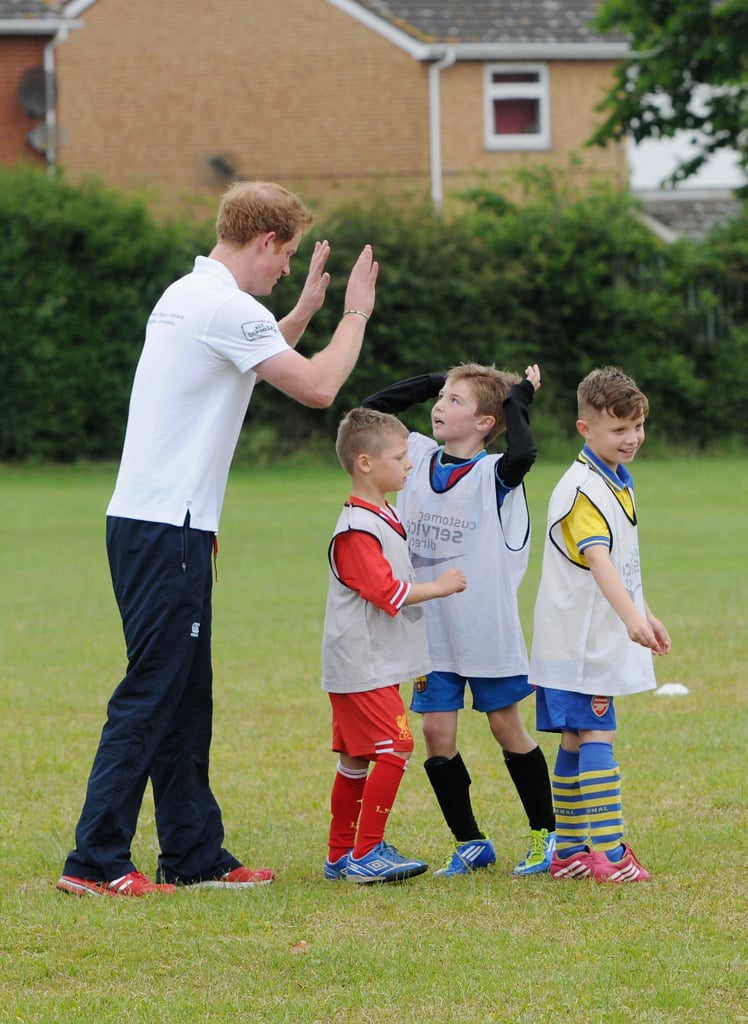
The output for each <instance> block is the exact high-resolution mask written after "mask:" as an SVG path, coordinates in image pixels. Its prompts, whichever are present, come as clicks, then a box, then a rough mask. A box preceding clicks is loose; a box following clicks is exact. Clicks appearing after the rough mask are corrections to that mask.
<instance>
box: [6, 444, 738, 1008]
mask: <svg viewBox="0 0 748 1024" xmlns="http://www.w3.org/2000/svg"><path fill="white" fill-rule="evenodd" d="M562 468H563V467H562V466H561V465H560V464H554V465H551V464H543V463H541V464H539V465H537V466H536V467H535V469H534V470H533V472H532V474H531V475H530V478H529V480H528V491H529V494H530V499H531V505H532V511H533V522H534V527H535V540H534V547H533V555H532V560H531V566H530V569H529V572H528V575H527V578H526V580H525V583H524V584H523V588H522V591H521V600H522V610H523V617H524V621H525V623H526V626H527V633H528V640H529V632H530V625H531V609H532V603H533V599H534V594H535V588H536V586H537V581H538V575H539V556H540V551H541V540H542V532H543V522H544V510H545V504H546V501H547V498H548V495H549V493H550V489H551V487H552V485H553V483H554V482H555V479H556V478H557V476H558V475H559V473H560V471H561V469H562ZM746 468H747V467H746V461H745V459H741V458H739V457H731V458H723V459H713V460H709V461H706V460H688V459H685V458H680V459H673V460H663V461H654V460H653V461H647V460H646V458H640V459H639V460H638V461H637V463H636V465H635V467H634V476H635V480H636V482H637V489H638V504H639V513H640V517H641V527H640V539H641V548H642V559H643V565H644V580H645V590H646V592H647V594H648V599H649V603H650V605H651V606H652V608H653V610H654V612H655V614H657V615H658V616H659V617H660V618H662V619H663V621H664V622H665V623H666V625H667V626H668V628H669V630H670V632H671V635H672V637H673V653H672V654H671V655H670V657H669V658H667V659H662V660H658V662H657V666H656V667H657V670H658V679H659V682H660V683H664V682H680V683H683V684H684V685H685V686H687V687H688V689H689V691H690V693H689V695H688V696H685V697H661V696H655V695H653V694H644V695H639V696H636V697H630V698H625V699H622V700H621V701H620V702H619V705H618V710H619V730H620V732H619V739H618V743H617V754H618V758H619V761H620V763H621V767H622V772H623V797H624V810H625V812H626V819H627V826H628V837H629V838H630V840H631V842H632V845H633V846H634V848H635V849H636V851H637V853H638V854H639V856H640V857H641V859H642V861H643V862H644V863H645V864H646V865H647V867H649V869H650V870H651V872H652V874H653V880H652V882H651V883H649V884H646V885H632V886H628V887H626V886H620V887H604V886H599V885H595V884H594V883H587V882H579V883H573V882H569V883H554V882H551V881H550V880H549V879H547V878H542V879H526V880H522V881H513V880H512V879H511V878H510V877H509V871H510V869H511V867H512V865H513V864H514V863H515V862H516V861H517V860H518V859H519V857H520V855H521V854H523V853H524V845H525V840H524V831H525V823H524V821H523V816H522V813H521V809H520V806H519V802H518V800H517V798H516V796H515V795H514V792H513V790H512V788H511V786H510V784H509V780H508V776H507V774H506V770H505V769H504V766H503V763H502V761H501V758H500V757H499V756H498V755H497V750H496V748H495V745H494V744H493V741H492V740H491V739H490V737H489V734H488V729H487V727H486V724H485V720H484V719H482V718H481V717H480V716H478V715H474V714H473V713H471V712H464V713H463V716H462V721H461V726H460V741H461V748H462V751H463V754H464V756H465V759H466V761H467V763H468V766H469V767H470V769H471V774H472V776H473V779H474V782H473V798H474V804H475V806H476V810H477V813H478V816H479V820H480V821H481V822H482V824H483V826H484V828H486V829H487V830H488V831H489V834H490V835H491V837H492V838H493V840H494V842H495V844H496V847H497V853H498V861H497V864H496V866H495V867H494V868H492V869H489V870H488V871H486V872H481V873H479V874H478V875H476V876H473V877H467V878H457V879H452V880H449V881H447V880H440V879H436V878H433V877H431V875H430V874H429V875H424V876H422V877H421V878H418V879H415V880H413V881H412V882H410V883H406V884H403V885H400V886H383V887H374V888H365V889H362V888H359V887H355V886H353V885H348V884H346V883H336V884H331V883H326V882H325V881H323V879H322V877H321V865H322V861H323V858H324V855H325V838H326V832H327V821H328V810H327V806H328V796H329V788H330V784H331V780H332V774H333V771H334V764H335V758H334V755H332V754H331V753H330V751H329V712H328V705H327V699H326V697H325V696H324V695H323V694H322V692H321V691H320V689H319V644H320V630H321V624H322V615H323V608H324V597H325V590H326V549H327V543H328V538H329V534H330V531H331V529H332V526H333V524H334V522H335V519H336V516H337V512H338V508H339V505H340V503H341V501H342V500H343V498H344V497H345V494H346V490H345V483H346V479H345V477H344V476H343V474H342V473H341V472H340V471H338V470H335V469H328V468H324V469H317V470H315V469H311V468H299V469H290V468H287V469H285V470H282V469H274V470H263V471H254V472H245V471H243V470H242V471H238V472H235V473H234V474H232V478H231V481H230V484H229V490H228V494H227V499H226V505H225V509H224V518H223V522H222V530H221V554H220V557H219V582H218V585H217V587H216V591H215V636H214V660H215V668H216V686H215V689H216V716H215V738H214V744H213V766H212V779H213V785H214V789H215V791H216V794H217V796H218V798H219V800H220V802H221V804H222V807H223V812H224V820H225V824H226V829H227V844H228V845H229V847H230V848H231V849H232V851H233V852H235V853H236V854H237V855H239V856H241V857H243V858H245V859H246V861H247V862H248V863H249V864H252V865H255V866H263V865H268V866H271V867H273V868H274V869H275V870H276V872H277V876H278V877H277V881H276V883H275V885H273V886H271V887H268V888H267V889H264V890H261V891H245V892H241V893H226V892H215V891H213V892H205V891H185V892H182V893H179V894H177V896H176V897H174V898H170V899H149V900H131V901H129V900H114V899H111V900H95V899H87V900H76V899H74V898H71V897H66V896H64V895H63V894H61V893H58V892H57V891H56V890H55V888H54V885H55V882H56V880H57V877H58V876H59V872H60V868H61V866H62V862H63V860H64V857H65V854H66V853H67V851H68V849H69V847H70V846H71V845H72V839H73V830H74V826H75V822H76V820H77V816H78V812H79V810H80V805H81V801H82V798H83V791H84V786H85V781H86V777H87V773H88V769H89V766H90V762H91V758H92V756H93V753H94V749H95V745H96V741H97V738H98V734H99V730H100V728H101V724H102V722H103V716H104V709H105V704H106V700H107V699H108V697H109V694H110V692H111V690H112V688H113V686H114V685H115V683H116V682H117V681H118V680H119V678H120V676H121V673H122V670H123V666H124V651H123V643H122V638H121V632H120V626H119V620H118V617H117V613H116V609H115V605H114V600H113V597H112V595H111V589H110V584H109V578H108V572H107V567H106V559H105V553H104V541H103V523H104V520H103V517H104V510H105V508H106V503H107V501H108V498H109V494H110V491H111V487H112V483H113V477H114V469H113V468H112V467H103V468H85V467H84V468H68V469H25V468H24V469H14V468H9V467H5V468H0V509H1V510H2V521H1V523H0V538H1V539H0V556H1V559H0V565H2V570H3V573H2V587H1V588H0V616H1V620H2V627H1V629H0V694H1V699H2V709H3V719H4V721H3V728H2V753H3V760H4V764H5V771H4V779H3V786H2V799H1V800H0V922H1V923H2V928H1V929H0V949H1V951H2V961H1V966H2V970H1V972H0V1024H10V1022H18V1021H21V1022H34V1024H42V1022H59V1024H63V1022H64V1024H109V1022H137V1024H167V1022H168V1024H186V1022H210V1024H233V1022H272V1024H279V1022H290V1024H296V1022H298V1024H312V1022H314V1024H331V1022H333V1021H335V1022H337V1021H356V1022H361V1024H368V1022H372V1024H373V1022H377V1024H379V1022H380V1021H392V1022H395V1024H401V1022H402V1024H448V1022H449V1024H451V1022H455V1024H457V1022H460V1024H483V1022H523V1024H524V1022H530V1021H533V1022H534V1021H538V1020H540V1021H548V1022H551V1024H556V1022H559V1024H561V1022H563V1024H568V1022H572V1021H584V1022H586V1024H613V1022H615V1024H621V1022H636V1024H649V1022H653V1024H654V1022H701V1024H704V1022H706V1024H711V1022H723V1021H724V1022H740V1021H748V996H747V990H748V984H747V980H748V938H747V936H748V890H747V884H746V873H747V868H748V843H747V842H746V835H748V821H747V817H748V816H747V814H746V807H747V800H746V789H747V784H746V740H747V738H748V730H747V728H746V722H747V716H746V710H747V706H748V699H747V697H746V682H745V671H746V608H747V606H748V601H747V600H746V599H747V598H748V584H747V583H746V574H747V573H746V570H747V569H748V531H747V530H746V506H747V502H746V498H747V497H748V485H746ZM526 703H527V707H526V708H525V714H526V716H527V721H528V724H529V725H530V726H531V727H532V724H533V719H532V714H533V708H532V706H531V701H529V702H526ZM412 724H413V725H414V726H415V729H414V732H415V734H416V738H417V746H416V753H415V755H414V758H413V761H412V762H411V768H410V771H409V772H408V775H407V776H406V778H405V780H404V783H403V786H402V788H401V790H400V795H399V797H398V803H397V805H396V807H395V810H394V812H393V814H392V817H391V819H390V825H389V828H388V838H389V839H390V840H391V841H392V842H394V843H395V844H396V845H398V846H399V847H400V848H401V849H402V850H403V852H405V853H409V854H412V855H418V856H423V857H424V858H425V859H426V860H428V861H429V862H430V863H431V864H432V866H433V867H437V866H439V865H440V864H441V862H442V861H443V860H444V859H445V858H446V856H447V854H448V853H449V851H450V846H451V844H450V840H449V836H448V835H447V833H446V829H445V826H444V824H443V822H442V820H441V817H440V815H439V813H438V811H437V808H436V804H435V801H434V799H433V795H432V794H431V791H430V789H429V788H428V785H427V782H426V778H425V774H424V772H423V770H422V769H421V767H420V765H421V762H422V760H423V744H422V741H421V739H420V736H419V726H418V720H417V719H416V720H414V722H413V723H412ZM540 740H541V744H542V746H543V748H544V750H545V751H546V754H547V756H548V758H549V760H550V761H552V759H553V756H554V749H555V744H554V741H553V740H552V739H551V738H550V737H548V736H542V737H540ZM151 810H152V809H151V807H150V806H148V804H146V806H145V808H144V812H143V814H142V816H141V824H140V829H139V832H138V834H137V836H136V838H135V844H134V854H135V859H136V862H137V863H138V866H139V867H140V868H141V869H142V870H144V871H146V872H147V873H153V871H154V870H155V863H156V856H157V846H156V838H155V832H154V827H153V821H152V813H151Z"/></svg>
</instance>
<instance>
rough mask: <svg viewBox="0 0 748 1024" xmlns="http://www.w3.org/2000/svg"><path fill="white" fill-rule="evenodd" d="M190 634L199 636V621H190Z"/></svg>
mask: <svg viewBox="0 0 748 1024" xmlns="http://www.w3.org/2000/svg"><path fill="white" fill-rule="evenodd" d="M190 636H193V637H198V636H200V623H199V622H193V623H192V629H191V630H190Z"/></svg>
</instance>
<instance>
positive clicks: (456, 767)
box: [423, 753, 486, 843]
mask: <svg viewBox="0 0 748 1024" xmlns="http://www.w3.org/2000/svg"><path fill="white" fill-rule="evenodd" d="M423 767H424V768H425V769H426V775H427V776H428V779H429V782H430V783H431V787H432V789H433V790H434V793H435V794H436V799H437V801H438V803H439V807H440V808H441V811H442V814H443V815H444V820H445V821H446V823H447V825H448V826H449V828H450V830H451V832H452V835H453V836H454V837H455V839H456V840H457V842H458V843H466V842H468V841H469V840H471V839H485V838H486V837H485V836H484V834H483V833H482V832H481V830H480V829H479V828H478V823H477V822H476V820H475V815H474V814H473V807H472V804H471V802H470V782H471V779H470V775H469V773H468V770H467V768H466V767H465V764H464V762H463V760H462V757H461V756H460V754H459V753H458V754H455V756H454V757H453V758H451V760H450V758H448V757H430V758H429V759H428V761H426V762H425V763H424V766H423Z"/></svg>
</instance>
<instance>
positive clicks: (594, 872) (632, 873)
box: [590, 843, 649, 882]
mask: <svg viewBox="0 0 748 1024" xmlns="http://www.w3.org/2000/svg"><path fill="white" fill-rule="evenodd" d="M623 850H624V853H623V857H622V858H621V859H620V860H618V861H612V860H608V858H607V857H606V856H605V854H604V853H591V854H590V858H591V877H592V878H594V879H595V881H596V882H648V881H649V872H648V871H647V869H646V868H645V867H643V866H642V865H641V864H640V863H639V861H638V860H637V859H636V857H635V856H634V851H633V850H632V849H631V847H630V846H629V845H628V844H627V843H624V844H623Z"/></svg>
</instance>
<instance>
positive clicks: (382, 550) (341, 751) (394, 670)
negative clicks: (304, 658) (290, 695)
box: [322, 409, 466, 884]
mask: <svg viewBox="0 0 748 1024" xmlns="http://www.w3.org/2000/svg"><path fill="white" fill-rule="evenodd" d="M407 442H408V432H407V430H406V428H405V427H404V426H403V425H402V423H400V421H399V420H398V419H397V418H396V417H394V416H390V415H387V414H385V413H381V412H375V411H373V410H370V409H353V410H352V411H351V412H349V413H348V415H347V416H346V417H344V419H343V420H342V422H341V424H340V427H339V429H338V437H337V443H336V451H337V454H338V458H339V459H340V463H341V465H342V466H343V468H344V469H345V470H346V472H347V473H348V474H349V475H350V477H351V494H350V497H349V498H348V500H347V501H346V503H345V506H344V508H343V511H342V512H341V514H340V517H339V519H338V523H337V525H336V528H335V533H334V535H333V539H332V541H331V543H330V548H329V551H328V559H329V563H330V576H329V587H328V597H327V606H326V610H325V625H324V634H323V642H322V688H323V689H324V690H326V691H327V692H328V695H329V698H330V703H331V706H332V732H333V742H332V749H333V750H334V751H335V752H337V754H338V756H339V761H338V766H337V770H336V773H335V779H334V782H333V787H332V793H331V797H330V810H331V822H330V832H329V839H328V856H327V858H326V860H325V864H324V875H325V878H327V879H330V880H337V879H347V880H348V881H351V882H356V883H363V884H367V883H371V882H390V881H400V880H403V879H406V878H412V877H414V876H416V875H419V874H422V873H423V872H424V871H426V869H427V867H428V865H427V864H426V862H425V861H422V860H418V859H410V858H407V857H403V856H402V855H401V854H400V853H398V851H397V850H396V849H395V847H394V846H391V845H390V844H388V843H386V842H385V841H384V832H385V827H386V824H387V819H388V817H389V814H390V811H391V810H392V807H393V804H394V802H395V797H396V795H397V791H398V788H399V786H400V783H401V781H402V778H403V773H404V772H405V769H406V768H407V765H408V760H409V758H410V755H411V754H412V752H413V735H412V733H411V731H410V728H409V726H408V720H407V713H406V710H405V706H404V704H403V701H402V698H401V697H400V683H402V682H404V681H405V680H409V679H413V678H415V677H419V676H422V675H423V674H424V673H425V672H428V670H429V668H430V662H429V654H428V645H427V641H426V632H425V627H424V620H423V610H422V608H421V607H420V603H421V602H424V601H431V599H432V598H437V597H444V596H446V595H449V594H453V593H457V592H460V591H462V590H464V589H465V585H466V581H465V576H464V574H463V573H462V571H461V570H460V569H457V568H454V567H450V568H448V569H446V570H445V571H444V572H442V573H441V574H440V575H439V576H438V578H436V579H434V580H433V581H430V582H428V583H417V582H415V581H414V579H413V569H412V566H411V564H410V559H409V556H408V544H407V540H406V538H405V530H404V529H403V525H402V523H401V521H400V519H399V517H398V514H397V512H396V511H395V509H394V508H393V507H392V506H391V505H390V504H389V502H388V501H387V497H386V495H387V494H388V493H390V492H393V491H399V490H401V489H402V487H403V486H404V484H405V481H406V479H407V477H408V473H409V472H410V470H411V467H412V463H411V461H410V459H409V457H408V443H407ZM372 763H373V765H374V767H373V768H372V769H371V771H369V766H370V765H371V764H372Z"/></svg>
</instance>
